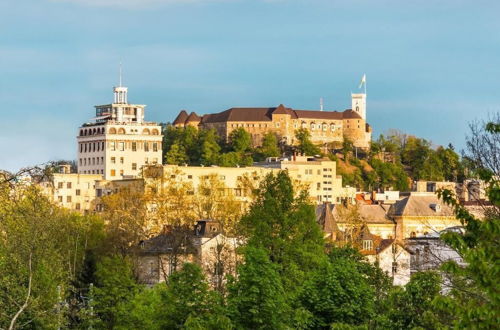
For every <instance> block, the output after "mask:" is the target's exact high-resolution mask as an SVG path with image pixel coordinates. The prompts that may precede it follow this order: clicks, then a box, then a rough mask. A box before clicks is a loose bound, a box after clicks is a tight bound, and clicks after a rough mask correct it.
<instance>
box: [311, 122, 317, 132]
mask: <svg viewBox="0 0 500 330" xmlns="http://www.w3.org/2000/svg"><path fill="white" fill-rule="evenodd" d="M315 127H316V125H314V123H311V131H313V130H314V128H315Z"/></svg>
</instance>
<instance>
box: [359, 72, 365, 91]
mask: <svg viewBox="0 0 500 330" xmlns="http://www.w3.org/2000/svg"><path fill="white" fill-rule="evenodd" d="M363 85H365V86H366V74H364V75H363V78H361V82H360V83H359V87H358V88H361V86H363Z"/></svg>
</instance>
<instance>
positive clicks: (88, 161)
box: [79, 157, 104, 166]
mask: <svg viewBox="0 0 500 330" xmlns="http://www.w3.org/2000/svg"><path fill="white" fill-rule="evenodd" d="M79 163H80V166H87V165H89V166H90V165H103V164H104V157H88V158H80V160H79Z"/></svg>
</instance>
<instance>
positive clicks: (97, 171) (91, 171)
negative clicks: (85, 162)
mask: <svg viewBox="0 0 500 330" xmlns="http://www.w3.org/2000/svg"><path fill="white" fill-rule="evenodd" d="M80 173H81V174H104V170H86V171H80Z"/></svg>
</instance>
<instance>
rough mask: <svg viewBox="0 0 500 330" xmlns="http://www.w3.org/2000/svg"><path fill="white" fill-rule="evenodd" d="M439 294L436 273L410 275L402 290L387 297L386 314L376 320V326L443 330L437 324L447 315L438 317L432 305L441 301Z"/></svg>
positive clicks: (438, 313)
mask: <svg viewBox="0 0 500 330" xmlns="http://www.w3.org/2000/svg"><path fill="white" fill-rule="evenodd" d="M440 290H441V277H440V275H439V274H438V273H436V272H430V271H429V272H420V273H416V274H414V275H412V277H411V279H410V282H408V284H406V286H405V288H404V289H400V288H397V289H395V290H394V291H393V292H392V293H391V295H390V297H389V300H388V308H387V314H386V315H384V316H383V317H381V318H380V317H379V324H381V325H385V327H388V328H391V329H415V328H419V329H422V328H423V329H436V328H443V327H444V326H445V325H446V324H443V323H442V322H441V321H442V320H446V319H447V316H448V315H446V314H441V313H440V311H439V310H437V309H436V307H435V305H434V302H435V301H436V300H437V299H439V298H440V297H441V294H440ZM384 318H385V320H383V319H384ZM384 323H385V324H384ZM448 325H449V324H448Z"/></svg>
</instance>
